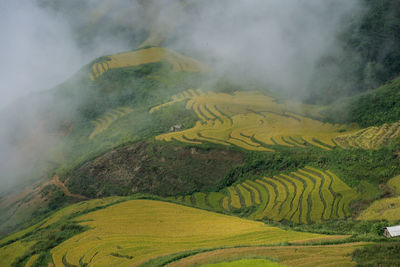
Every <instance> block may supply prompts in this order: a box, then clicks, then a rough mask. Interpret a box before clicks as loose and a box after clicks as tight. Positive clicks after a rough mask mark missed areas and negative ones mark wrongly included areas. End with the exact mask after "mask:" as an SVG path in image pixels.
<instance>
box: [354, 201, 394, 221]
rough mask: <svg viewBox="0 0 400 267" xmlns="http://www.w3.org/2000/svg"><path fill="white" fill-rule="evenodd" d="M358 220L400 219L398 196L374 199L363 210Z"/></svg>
mask: <svg viewBox="0 0 400 267" xmlns="http://www.w3.org/2000/svg"><path fill="white" fill-rule="evenodd" d="M357 219H358V220H388V221H398V220H400V197H393V198H383V199H379V200H376V201H374V202H373V203H372V204H371V205H370V206H369V207H368V208H367V209H366V210H364V211H363V212H362V213H361V214H360V216H358V218H357Z"/></svg>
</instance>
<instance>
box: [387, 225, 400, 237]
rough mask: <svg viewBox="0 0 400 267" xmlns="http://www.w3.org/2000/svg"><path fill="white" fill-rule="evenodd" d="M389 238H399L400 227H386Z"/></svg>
mask: <svg viewBox="0 0 400 267" xmlns="http://www.w3.org/2000/svg"><path fill="white" fill-rule="evenodd" d="M386 229H387V230H388V232H389V234H390V235H391V236H400V225H397V226H391V227H386Z"/></svg>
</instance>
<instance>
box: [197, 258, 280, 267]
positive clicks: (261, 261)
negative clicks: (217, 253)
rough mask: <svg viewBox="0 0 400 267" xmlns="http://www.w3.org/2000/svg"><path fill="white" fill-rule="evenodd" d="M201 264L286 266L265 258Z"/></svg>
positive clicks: (220, 266)
mask: <svg viewBox="0 0 400 267" xmlns="http://www.w3.org/2000/svg"><path fill="white" fill-rule="evenodd" d="M201 266H202V267H242V266H252V267H285V265H282V264H279V263H277V262H273V261H270V260H265V259H244V260H237V261H229V262H220V263H211V264H205V265H201Z"/></svg>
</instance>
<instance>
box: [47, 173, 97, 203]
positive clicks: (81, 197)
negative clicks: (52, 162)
mask: <svg viewBox="0 0 400 267" xmlns="http://www.w3.org/2000/svg"><path fill="white" fill-rule="evenodd" d="M52 182H53V183H54V184H55V185H56V186H58V188H60V190H61V191H63V193H64V194H65V195H66V196H68V197H74V198H80V199H89V198H87V197H85V196H82V195H78V194H72V193H71V192H69V190H68V188H67V187H66V186H65V185H64V184H63V183H62V182H61V181H60V179H59V177H58V175H57V174H55V175H54V177H53V180H52Z"/></svg>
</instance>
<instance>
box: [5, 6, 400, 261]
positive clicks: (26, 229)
mask: <svg viewBox="0 0 400 267" xmlns="http://www.w3.org/2000/svg"><path fill="white" fill-rule="evenodd" d="M39 2H40V4H41V5H43V6H44V7H46V8H48V9H49V10H53V11H57V12H60V13H59V14H63V16H66V17H67V18H73V17H74V16H73V15H72V11H73V10H75V8H76V7H79V9H80V14H90V15H89V16H88V18H87V19H83V20H82V21H77V22H76V26H75V27H76V28H75V29H74V30H73V32H74V33H75V34H76V36H75V35H74V38H77V40H78V41H79V42H80V43H81V44H82V45H85V42H88V43H87V44H86V45H87V47H86V48H85V49H89V50H90V49H93V45H94V44H93V42H91V40H92V41H93V40H96V39H95V37H96V36H97V35H96V32H99V31H100V32H101V31H104V34H105V35H104V36H103V37H106V36H109V35H110V36H112V35H113V33H115V36H116V37H115V38H117V36H119V37H121V36H124V38H128V39H129V40H130V41H131V45H132V47H133V48H134V49H132V50H130V51H125V52H121V53H117V54H110V55H104V56H102V57H99V58H97V59H94V60H93V61H91V62H89V63H88V64H87V65H85V66H83V67H82V68H81V69H80V70H78V71H77V72H76V73H75V74H74V75H73V76H72V77H70V78H69V79H67V80H66V81H65V82H63V83H61V84H59V85H58V86H56V87H55V88H52V89H49V90H46V91H42V92H40V93H32V94H30V95H27V96H25V97H23V98H20V99H18V100H17V101H16V102H15V103H13V104H12V105H10V106H9V107H7V108H6V109H4V110H3V111H1V112H0V124H2V125H7V127H2V128H1V129H0V138H1V139H0V140H7V144H6V145H7V146H1V148H3V147H4V148H7V149H8V150H7V152H9V155H6V157H4V159H5V160H4V163H3V162H1V164H0V168H4V171H2V174H1V175H4V177H6V176H7V179H8V181H12V183H11V182H10V184H11V185H12V186H11V185H10V186H9V185H7V186H4V188H0V266H1V267H2V266H5V267H6V266H56V267H58V266H66V267H69V266H244V265H249V266H296V267H297V266H378V264H381V265H379V266H398V265H399V260H398V259H397V258H398V253H397V252H398V251H399V246H400V245H399V238H398V237H396V238H392V239H387V238H385V237H384V236H383V231H384V228H385V227H387V226H391V225H397V224H399V223H400V78H398V77H399V75H400V69H399V67H398V64H397V63H396V60H397V59H398V57H399V55H398V49H397V48H399V47H400V46H399V42H400V41H399V40H400V39H399V36H398V32H397V31H396V29H399V25H400V24H399V21H400V16H398V14H397V11H396V10H397V8H398V4H396V3H395V1H383V2H382V1H381V2H379V1H376V0H363V1H362V2H365V3H364V4H365V7H366V9H365V10H364V11H363V12H364V13H363V14H364V16H365V18H364V19H362V20H357V21H358V22H357V23H355V20H356V19H357V18H353V17H351V18H346V19H344V21H345V23H344V24H345V25H344V26H343V28H344V29H342V30H343V32H341V34H339V36H338V37H337V38H338V40H337V42H338V46H340V47H341V48H343V49H344V50H343V51H342V52H343V54H340V55H327V58H325V59H321V62H317V65H318V66H319V65H321V66H319V68H318V71H317V73H315V74H314V75H316V76H317V78H316V79H314V80H313V79H312V80H311V81H310V87H313V88H315V89H310V90H309V91H308V93H310V95H309V96H307V95H303V96H302V97H288V96H287V95H286V94H284V93H283V92H282V93H281V92H280V90H279V88H271V86H272V85H271V84H269V83H265V82H260V81H257V80H253V78H252V76H251V75H249V74H248V73H247V74H246V73H242V74H240V75H239V74H238V76H237V77H231V76H229V75H228V74H225V73H221V72H219V71H217V70H215V69H213V66H212V63H213V61H212V60H209V61H208V63H207V64H206V63H205V62H203V60H204V61H205V58H202V57H201V55H199V54H198V53H195V52H194V51H192V50H191V49H190V48H185V49H184V48H180V49H179V48H177V47H179V46H175V49H173V48H172V47H174V46H173V43H174V42H173V40H171V38H167V37H166V35H167V32H168V33H169V34H170V36H175V35H174V34H176V31H179V30H182V28H178V29H175V28H173V27H172V26H171V28H169V29H166V28H165V27H168V26H165V25H163V23H162V20H158V19H154V18H153V16H154V17H155V16H156V14H158V12H159V10H153V9H152V8H151V7H152V4H151V3H149V2H146V1H138V2H137V4H138V6H140V10H141V12H143V14H144V15H145V17H146V18H145V19H143V20H144V21H143V25H140V26H137V27H136V26H134V25H133V24H132V23H131V24H129V23H126V20H125V19H126V18H127V16H128V15H127V14H130V13H129V12H130V11H131V10H130V9H129V8H128V9H127V10H126V12H125V13H124V14H122V15H121V14H115V17H113V19H112V20H110V18H109V17H108V14H113V15H114V13H113V12H115V10H118V9H117V7H119V5H120V4H121V3H122V2H123V1H114V2H108V1H100V2H99V3H97V4H96V5H93V6H92V5H86V4H84V3H79V1H71V2H69V3H64V4H63V3H62V1H54V2H52V1H47V0H41V1H39ZM204 3H208V2H204ZM204 3H200V2H198V1H189V0H187V1H186V0H183V1H179V4H177V5H176V6H175V5H173V6H172V7H170V8H171V10H169V9H168V14H169V15H170V14H173V15H174V16H175V15H176V18H177V19H178V18H180V17H179V16H180V15H182V14H183V13H185V12H186V11H187V10H191V11H193V10H196V8H199V7H200V6H201V5H202V4H204ZM178 7H179V8H178ZM150 15H151V16H150ZM82 25H85V27H83V26H82ZM388 25H389V26H388ZM78 28H79V30H78ZM103 28H104V29H103ZM75 31H76V32H75ZM378 32H380V34H378ZM399 32H400V31H399ZM129 33H130V34H131V35H132V36H130V35H129ZM85 38H86V39H85ZM121 38H122V37H121ZM389 41H391V42H389ZM380 42H382V43H380ZM383 43H385V44H383ZM342 46H343V47H342ZM383 48H385V50H384V51H383ZM380 50H382V51H383V52H384V53H383V52H382V53H381V54H379V53H378V51H380ZM335 56H337V57H338V58H335ZM232 67H234V66H232ZM337 67H342V68H340V71H339V70H338V69H336V68H337ZM333 69H334V70H336V71H338V72H335V75H337V76H339V77H340V79H339V78H338V81H336V80H335V81H328V80H324V78H325V77H326V76H325V74H326V73H325V72H326V71H327V72H329V71H331V70H333ZM335 75H333V76H330V77H331V78H332V79H336V78H337V77H336V78H335ZM343 75H344V76H345V77H342V76H343ZM312 78H315V77H312ZM320 78H322V80H320ZM341 82H344V83H345V85H343V84H340V83H341ZM321 83H322V84H321ZM313 90H316V92H314V91H313ZM0 145H2V144H0ZM4 151H6V150H4ZM3 153H4V152H2V153H1V154H0V155H3ZM15 159H18V161H17V163H18V164H16V166H17V167H18V168H15V166H11V165H12V164H10V162H11V163H12V162H13V161H12V160H15ZM8 165H10V166H8ZM6 167H10V170H11V171H9V169H8V168H6ZM12 167H14V168H12Z"/></svg>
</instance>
